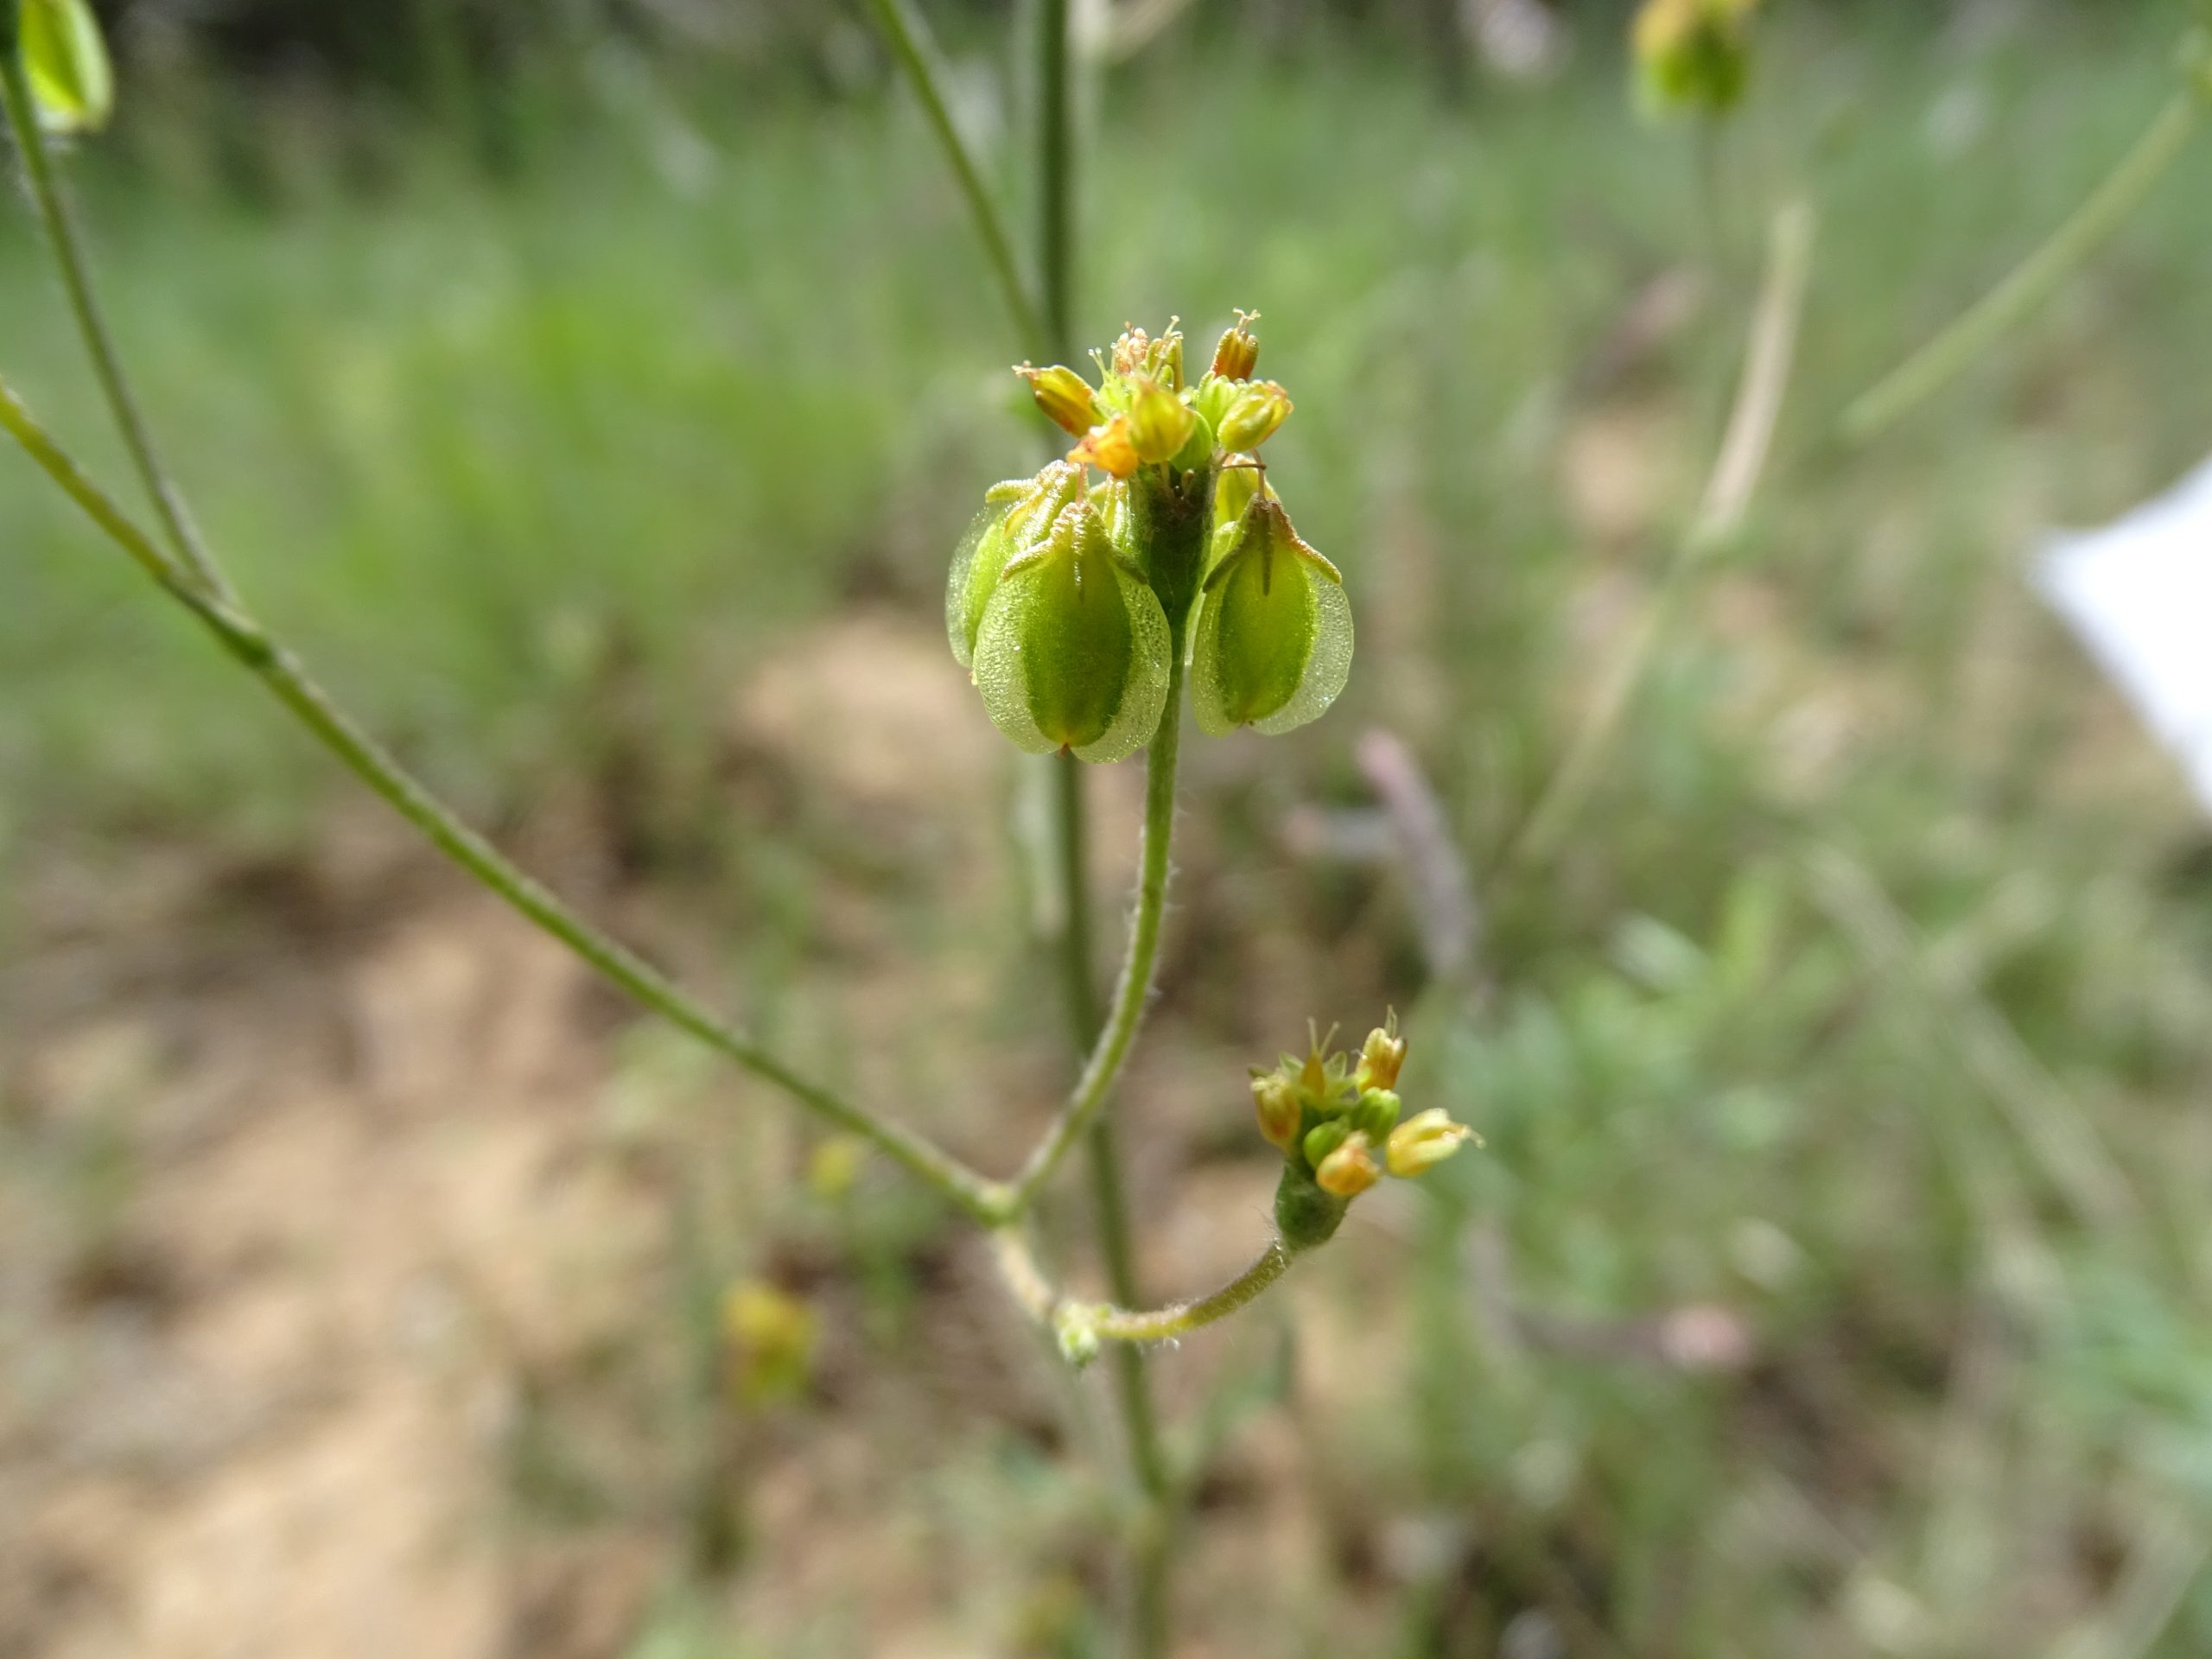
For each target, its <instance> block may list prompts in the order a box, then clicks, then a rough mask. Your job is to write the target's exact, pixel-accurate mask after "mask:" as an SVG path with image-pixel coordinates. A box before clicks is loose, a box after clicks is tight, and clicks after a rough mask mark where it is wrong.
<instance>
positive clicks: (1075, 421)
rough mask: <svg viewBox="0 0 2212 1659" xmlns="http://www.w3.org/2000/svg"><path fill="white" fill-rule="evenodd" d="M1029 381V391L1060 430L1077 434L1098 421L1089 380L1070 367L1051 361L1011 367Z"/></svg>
mask: <svg viewBox="0 0 2212 1659" xmlns="http://www.w3.org/2000/svg"><path fill="white" fill-rule="evenodd" d="M1014 372H1015V373H1016V374H1018V375H1020V377H1021V378H1023V379H1025V380H1027V382H1028V383H1029V395H1030V396H1031V397H1034V398H1035V399H1036V400H1037V407H1038V408H1039V409H1041V410H1044V411H1045V415H1046V419H1048V420H1050V421H1051V422H1052V424H1053V425H1055V426H1057V427H1058V428H1059V429H1061V430H1062V431H1063V432H1066V433H1068V434H1070V435H1072V436H1075V437H1078V438H1079V437H1081V436H1082V435H1084V433H1086V432H1088V431H1090V429H1091V428H1092V427H1094V426H1096V425H1097V424H1098V404H1097V402H1096V398H1095V397H1093V396H1092V394H1091V390H1090V382H1089V381H1088V380H1085V379H1084V378H1083V377H1082V376H1081V375H1079V374H1077V372H1075V371H1074V370H1073V369H1071V368H1067V367H1065V366H1064V365H1059V364H1055V365H1053V366H1052V367H1051V368H1049V369H1036V368H1032V367H1030V365H1028V364H1027V363H1022V364H1017V365H1015V367H1014Z"/></svg>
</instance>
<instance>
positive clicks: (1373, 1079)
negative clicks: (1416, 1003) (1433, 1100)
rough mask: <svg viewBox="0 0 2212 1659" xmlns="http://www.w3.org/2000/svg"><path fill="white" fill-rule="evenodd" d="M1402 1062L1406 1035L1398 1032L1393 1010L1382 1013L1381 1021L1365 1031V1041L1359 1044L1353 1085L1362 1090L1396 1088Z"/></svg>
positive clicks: (1404, 1053) (1396, 1019)
mask: <svg viewBox="0 0 2212 1659" xmlns="http://www.w3.org/2000/svg"><path fill="white" fill-rule="evenodd" d="M1405 1063H1406V1039H1404V1038H1402V1037H1401V1036H1399V1035H1398V1016H1397V1014H1396V1012H1395V1010H1393V1011H1392V1012H1391V1013H1390V1014H1387V1015H1385V1016H1384V1018H1383V1023H1382V1024H1381V1025H1379V1026H1377V1027H1376V1028H1375V1029H1374V1030H1372V1031H1370V1032H1369V1033H1367V1041H1366V1042H1365V1043H1363V1045H1361V1046H1360V1051H1359V1070H1358V1071H1355V1072H1354V1073H1353V1074H1352V1086H1353V1087H1354V1088H1356V1089H1358V1090H1361V1091H1362V1092H1364V1091H1365V1090H1370V1089H1395V1088H1396V1087H1397V1086H1398V1073H1399V1071H1400V1070H1401V1069H1402V1068H1403V1067H1404V1065H1405Z"/></svg>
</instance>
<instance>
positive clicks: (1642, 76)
mask: <svg viewBox="0 0 2212 1659" xmlns="http://www.w3.org/2000/svg"><path fill="white" fill-rule="evenodd" d="M1758 4H1759V0H1644V4H1643V10H1641V11H1639V12H1637V15H1636V27H1635V34H1634V37H1633V41H1632V44H1633V46H1634V48H1635V52H1636V67H1637V82H1638V85H1639V86H1640V87H1641V89H1642V92H1643V99H1644V102H1645V103H1646V104H1647V105H1649V107H1650V108H1651V109H1652V110H1653V111H1656V112H1662V113H1663V112H1667V111H1677V110H1680V111H1699V112H1700V113H1703V114H1706V115H1721V114H1725V113H1726V111H1729V110H1732V109H1733V108H1734V107H1735V106H1736V105H1737V103H1738V101H1739V100H1740V99H1742V98H1743V96H1744V88H1745V84H1746V83H1747V82H1748V81H1749V80H1750V79H1751V14H1752V13H1753V12H1754V11H1756V10H1758Z"/></svg>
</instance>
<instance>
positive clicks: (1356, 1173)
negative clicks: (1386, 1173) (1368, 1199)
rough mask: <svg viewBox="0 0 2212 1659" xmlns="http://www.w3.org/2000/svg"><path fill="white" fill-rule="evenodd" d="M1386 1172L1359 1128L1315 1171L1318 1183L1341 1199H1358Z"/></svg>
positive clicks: (1324, 1189) (1316, 1182)
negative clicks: (1377, 1163) (1358, 1131)
mask: <svg viewBox="0 0 2212 1659" xmlns="http://www.w3.org/2000/svg"><path fill="white" fill-rule="evenodd" d="M1382 1176H1383V1172H1382V1171H1381V1170H1379V1169H1377V1168H1376V1166H1375V1158H1374V1155H1373V1154H1371V1153H1370V1151H1369V1150H1368V1146H1367V1137H1366V1136H1365V1135H1361V1134H1358V1133H1357V1131H1355V1132H1354V1133H1353V1134H1351V1135H1346V1136H1345V1137H1344V1144H1343V1145H1341V1146H1339V1147H1338V1148H1337V1149H1336V1150H1335V1151H1334V1152H1332V1153H1331V1154H1329V1155H1328V1156H1327V1157H1325V1158H1324V1159H1323V1160H1321V1166H1320V1167H1319V1169H1317V1170H1315V1171H1314V1172H1313V1180H1314V1184H1315V1185H1318V1186H1319V1188H1320V1189H1321V1190H1322V1191H1323V1192H1327V1193H1330V1194H1332V1195H1333V1196H1335V1197H1337V1198H1357V1197H1358V1196H1359V1195H1360V1194H1361V1193H1363V1192H1366V1191H1367V1189H1368V1188H1369V1187H1370V1186H1372V1185H1375V1183H1376V1181H1378V1180H1380V1179H1382Z"/></svg>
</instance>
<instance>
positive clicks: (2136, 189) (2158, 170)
mask: <svg viewBox="0 0 2212 1659" xmlns="http://www.w3.org/2000/svg"><path fill="white" fill-rule="evenodd" d="M2208 101H2212V79H2208V83H2207V86H2205V87H2202V88H2198V87H2191V88H2190V89H2188V90H2185V91H2183V92H2178V93H2177V94H2176V95H2175V96H2174V97H2173V98H2172V99H2171V100H2170V101H2169V102H2168V103H2167V104H2166V105H2165V107H2164V109H2162V110H2160V111H2158V115H2157V116H2156V117H2155V118H2153V119H2152V123H2151V124H2150V126H2149V127H2148V128H2146V129H2145V131H2144V133H2143V136H2142V137H2140V138H2139V139H2138V140H2136V142H2135V146H2134V148H2133V149H2130V150H2129V151H2128V152H2127V154H2126V155H2125V156H2122V157H2121V158H2120V163H2119V165H2118V166H2116V167H2114V168H2113V170H2112V171H2111V173H2109V174H2108V175H2106V177H2105V181H2104V182H2103V183H2101V184H2100V185H2099V186H2098V187H2097V188H2095V189H2094V191H2092V192H2090V194H2089V197H2088V200H2086V201H2084V202H2083V203H2082V205H2081V206H2080V207H2077V208H2076V209H2075V211H2074V214H2073V216H2072V217H2071V218H2069V219H2067V221H2066V222H2065V223H2064V224H2063V225H2061V226H2059V227H2058V229H2057V230H2056V231H2055V232H2052V233H2051V236H2050V239H2049V240H2048V241H2046V242H2045V243H2044V245H2042V246H2041V247H2039V248H2037V250H2036V251H2034V252H2033V253H2031V254H2030V255H2029V256H2028V257H2026V258H2025V259H2024V260H2023V261H2021V262H2020V264H2018V265H2016V266H2015V267H2013V269H2012V273H2011V274H2010V275H2009V276H2007V277H2005V280H2004V281H2003V282H2001V283H1999V284H1998V285H1997V286H1996V287H1995V288H1993V289H1991V290H1990V291H1989V293H1988V294H1987V295H1986V296H1984V297H1983V298H1982V299H1981V300H1980V302H1979V303H1977V304H1975V305H1974V306H1973V307H1972V308H1969V309H1968V310H1967V312H1966V313H1965V314H1964V315H1961V317H1960V318H1959V319H1958V320H1957V321H1955V322H1954V323H1952V324H1951V326H1950V327H1948V328H1946V329H1945V330H1944V331H1943V332H1942V334H1938V335H1936V338H1935V339H1933V340H1929V342H1928V343H1927V344H1926V345H1925V346H1922V347H1921V348H1920V349H1919V350H1918V351H1917V352H1915V353H1913V354H1912V355H1911V356H1910V358H1908V359H1906V360H1905V361H1904V363H1902V364H1900V365H1898V366H1897V368H1895V369H1893V370H1891V372H1890V373H1889V374H1887V375H1886V376H1885V377H1884V378H1882V380H1881V381H1880V382H1879V383H1878V385H1875V386H1874V387H1873V388H1872V390H1871V391H1867V392H1866V393H1864V394H1862V395H1861V396H1860V397H1859V398H1858V400H1857V401H1856V402H1854V403H1853V404H1852V405H1851V406H1850V407H1849V408H1848V409H1847V410H1845V411H1844V413H1843V435H1844V437H1845V438H1846V439H1847V440H1849V441H1850V442H1854V443H1863V442H1866V440H1868V439H1870V438H1872V437H1874V436H1876V435H1878V434H1879V433H1881V432H1883V431H1885V429H1888V428H1890V427H1891V426H1893V425H1895V424H1896V423H1897V422H1898V421H1901V420H1903V419H1904V417H1905V416H1907V415H1910V413H1911V412H1912V411H1913V410H1916V409H1917V408H1918V407H1919V406H1920V405H1921V404H1923V403H1925V402H1927V401H1928V399H1929V398H1930V397H1934V396H1935V395H1936V393H1937V392H1939V391H1942V389H1943V388H1944V387H1945V386H1946V385H1949V384H1950V382H1951V381H1952V380H1953V379H1954V378H1956V377H1957V376H1958V375H1959V374H1961V372H1964V371H1965V370H1966V369H1967V368H1968V367H1970V366H1971V365H1973V363H1974V360H1975V359H1977V358H1979V357H1980V356H1981V355H1982V353H1985V352H1986V351H1987V350H1988V349H1989V348H1990V347H1991V346H1993V345H1995V344H1996V343H1997V342H1998V341H1999V340H2001V339H2002V338H2004V336H2005V334H2008V333H2010V332H2011V331H2012V329H2013V328H2014V327H2017V326H2018V324H2019V323H2020V322H2022V321H2024V320H2025V318H2026V317H2027V316H2028V315H2029V314H2030V313H2031V312H2033V311H2034V310H2035V309H2036V308H2037V307H2039V306H2041V305H2042V304H2043V303H2044V302H2045V301H2047V300H2049V299H2050V297H2051V296H2053V295H2054V294H2056V292H2057V291H2058V289H2060V287H2061V286H2062V285H2063V284H2064V283H2065V282H2066V279H2067V278H2068V277H2071V276H2073V275H2074V273H2075V271H2076V270H2079V269H2080V268H2081V266H2082V264H2085V263H2086V262H2087V261H2088V258H2089V257H2090V255H2092V254H2094V252H2096V251H2097V250H2098V249H2099V248H2100V247H2101V246H2103V245H2104V244H2105V243H2106V242H2107V241H2108V240H2109V239H2110V238H2111V237H2112V235H2113V232H2116V231H2117V230H2119V228H2120V226H2121V225H2123V224H2124V223H2126V219H2127V217H2128V215H2129V214H2131V213H2133V212H2134V211H2135V209H2136V207H2138V206H2139V205H2140V204H2141V202H2142V200H2143V199H2144V198H2145V196H2147V195H2149V194H2151V190H2152V187H2153V186H2155V185H2156V184H2157V183H2158V181H2159V180H2160V179H2162V178H2164V176H2165V174H2166V171H2167V169H2168V168H2171V167H2172V165H2173V164H2174V162H2175V161H2176V160H2177V159H2178V158H2179V156H2180V155H2181V153H2182V150H2183V149H2184V148H2185V147H2186V146H2187V144H2188V143H2189V141H2190V138H2191V137H2193V136H2194V135H2195V133H2196V129H2197V127H2198V125H2199V124H2200V123H2201V122H2202V119H2203V117H2204V111H2205V105H2206V104H2207V102H2208Z"/></svg>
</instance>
